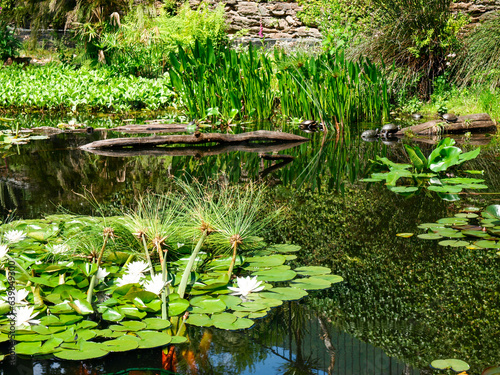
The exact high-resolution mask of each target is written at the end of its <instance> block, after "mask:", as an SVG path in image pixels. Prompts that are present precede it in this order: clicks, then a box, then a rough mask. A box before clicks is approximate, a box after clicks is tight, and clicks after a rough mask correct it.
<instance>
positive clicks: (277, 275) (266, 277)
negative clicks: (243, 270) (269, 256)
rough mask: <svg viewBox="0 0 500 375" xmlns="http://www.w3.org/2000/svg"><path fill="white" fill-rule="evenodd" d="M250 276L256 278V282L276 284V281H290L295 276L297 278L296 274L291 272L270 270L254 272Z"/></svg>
mask: <svg viewBox="0 0 500 375" xmlns="http://www.w3.org/2000/svg"><path fill="white" fill-rule="evenodd" d="M252 276H257V280H259V281H275V282H276V281H288V280H292V279H293V278H294V277H295V276H297V273H296V272H295V271H292V270H279V269H278V270H276V269H270V270H263V271H256V272H254V273H252Z"/></svg>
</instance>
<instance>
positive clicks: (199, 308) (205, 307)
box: [191, 296, 227, 314]
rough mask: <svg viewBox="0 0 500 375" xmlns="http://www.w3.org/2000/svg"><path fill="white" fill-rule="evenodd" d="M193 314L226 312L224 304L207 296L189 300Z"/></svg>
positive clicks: (218, 299)
mask: <svg viewBox="0 0 500 375" xmlns="http://www.w3.org/2000/svg"><path fill="white" fill-rule="evenodd" d="M191 305H193V306H194V307H193V313H196V314H214V313H218V312H222V311H224V310H226V307H227V306H226V304H225V303H224V302H223V301H222V300H221V299H220V298H212V297H208V296H202V297H195V298H193V299H192V300H191Z"/></svg>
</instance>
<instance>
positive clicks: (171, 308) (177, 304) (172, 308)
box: [168, 298, 189, 316]
mask: <svg viewBox="0 0 500 375" xmlns="http://www.w3.org/2000/svg"><path fill="white" fill-rule="evenodd" d="M188 307H189V302H188V301H187V300H185V299H180V298H177V299H175V300H173V301H169V302H168V315H169V316H175V315H180V314H182V313H184V311H186V310H187V309H188Z"/></svg>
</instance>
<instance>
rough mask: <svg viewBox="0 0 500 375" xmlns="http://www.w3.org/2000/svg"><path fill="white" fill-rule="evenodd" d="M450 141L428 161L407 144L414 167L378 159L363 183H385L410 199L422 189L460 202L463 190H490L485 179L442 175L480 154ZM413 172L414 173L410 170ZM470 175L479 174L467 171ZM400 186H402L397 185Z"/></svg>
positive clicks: (430, 156) (392, 189) (439, 146)
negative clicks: (375, 170) (465, 149)
mask: <svg viewBox="0 0 500 375" xmlns="http://www.w3.org/2000/svg"><path fill="white" fill-rule="evenodd" d="M454 144H455V141H454V140H453V139H451V138H445V139H442V140H441V141H440V142H439V143H438V144H437V146H436V148H435V149H434V150H433V151H432V153H431V154H430V155H429V156H428V157H427V158H426V157H425V156H424V155H423V153H422V151H421V150H420V148H419V147H418V146H415V147H412V146H409V145H405V149H406V151H407V153H408V156H409V158H410V161H411V164H401V163H394V162H392V161H390V160H389V159H388V158H386V157H380V156H377V158H376V161H375V162H374V168H376V169H378V171H377V172H375V173H372V174H371V177H370V178H365V179H363V180H362V181H364V182H384V183H385V184H386V185H387V187H388V189H389V190H391V191H393V192H394V193H398V194H401V195H403V196H406V197H409V196H413V195H415V194H417V193H418V192H419V191H421V190H422V189H424V188H425V189H427V190H430V191H434V192H436V193H437V194H438V195H439V196H440V197H441V198H442V199H444V200H450V201H455V200H459V197H458V195H457V194H458V193H460V192H461V191H463V190H477V189H487V188H488V186H486V185H485V184H483V182H484V180H482V179H478V178H472V177H452V178H449V177H445V176H443V175H442V173H443V172H445V171H446V170H448V169H449V168H450V167H453V166H456V165H460V164H462V163H464V162H466V161H468V160H472V159H474V158H476V157H477V156H478V155H479V152H480V148H477V149H475V150H474V151H470V152H462V150H461V149H460V148H458V147H455V146H454ZM410 169H411V170H410ZM468 172H469V173H471V174H477V173H481V172H479V171H468ZM398 183H399V185H398Z"/></svg>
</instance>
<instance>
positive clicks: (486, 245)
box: [474, 240, 500, 249]
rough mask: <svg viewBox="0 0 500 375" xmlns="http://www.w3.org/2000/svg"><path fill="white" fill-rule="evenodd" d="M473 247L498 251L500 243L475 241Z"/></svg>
mask: <svg viewBox="0 0 500 375" xmlns="http://www.w3.org/2000/svg"><path fill="white" fill-rule="evenodd" d="M474 245H476V246H479V247H482V248H483V249H500V241H487V240H482V241H476V242H474Z"/></svg>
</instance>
